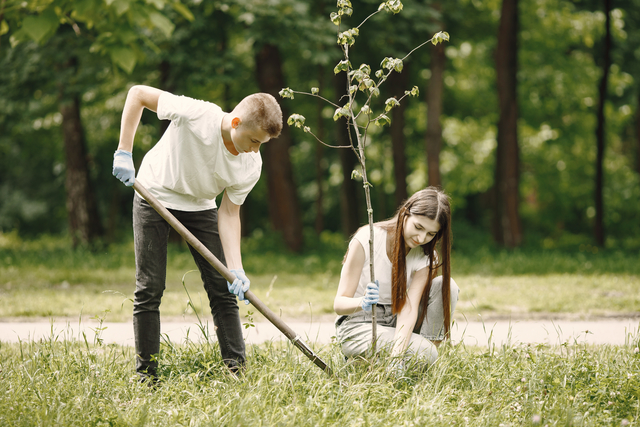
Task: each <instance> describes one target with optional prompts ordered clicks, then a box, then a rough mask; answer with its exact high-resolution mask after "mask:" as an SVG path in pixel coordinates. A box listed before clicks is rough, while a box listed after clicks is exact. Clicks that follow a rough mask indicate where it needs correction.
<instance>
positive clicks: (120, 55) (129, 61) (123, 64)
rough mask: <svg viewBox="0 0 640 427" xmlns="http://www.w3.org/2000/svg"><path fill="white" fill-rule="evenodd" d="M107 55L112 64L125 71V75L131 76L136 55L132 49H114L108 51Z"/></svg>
mask: <svg viewBox="0 0 640 427" xmlns="http://www.w3.org/2000/svg"><path fill="white" fill-rule="evenodd" d="M109 54H110V55H111V61H113V63H114V64H116V65H118V66H119V67H120V68H122V69H123V70H124V71H126V72H127V74H131V72H132V71H133V69H134V68H135V66H136V54H135V52H134V51H133V50H132V49H130V48H128V47H114V48H111V49H109Z"/></svg>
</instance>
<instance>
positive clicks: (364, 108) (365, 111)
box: [360, 104, 371, 115]
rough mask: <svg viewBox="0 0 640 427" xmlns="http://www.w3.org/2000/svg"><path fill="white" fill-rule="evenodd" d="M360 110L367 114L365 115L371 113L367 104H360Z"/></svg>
mask: <svg viewBox="0 0 640 427" xmlns="http://www.w3.org/2000/svg"><path fill="white" fill-rule="evenodd" d="M360 112H361V113H362V114H367V115H369V114H371V107H369V105H367V104H365V105H363V106H362V108H361V109H360Z"/></svg>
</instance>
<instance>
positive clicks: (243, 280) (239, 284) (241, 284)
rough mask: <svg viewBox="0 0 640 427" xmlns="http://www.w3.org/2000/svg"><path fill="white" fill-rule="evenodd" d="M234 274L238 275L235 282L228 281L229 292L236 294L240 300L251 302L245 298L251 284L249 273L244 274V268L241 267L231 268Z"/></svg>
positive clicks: (246, 302)
mask: <svg viewBox="0 0 640 427" xmlns="http://www.w3.org/2000/svg"><path fill="white" fill-rule="evenodd" d="M231 272H232V273H233V274H235V275H236V278H235V280H234V281H233V283H229V282H227V287H228V288H229V292H231V293H232V294H235V295H236V296H237V297H238V299H239V300H240V301H244V303H245V304H247V305H248V304H249V300H247V299H245V298H244V293H245V292H247V291H248V290H249V286H251V281H250V280H249V278H247V275H246V274H244V270H243V269H241V268H239V269H237V270H231Z"/></svg>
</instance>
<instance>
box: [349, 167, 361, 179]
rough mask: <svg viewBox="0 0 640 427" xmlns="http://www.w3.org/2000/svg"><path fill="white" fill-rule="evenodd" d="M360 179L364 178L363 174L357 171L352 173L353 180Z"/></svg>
mask: <svg viewBox="0 0 640 427" xmlns="http://www.w3.org/2000/svg"><path fill="white" fill-rule="evenodd" d="M360 178H362V174H361V173H360V172H359V171H357V170H355V169H354V170H352V171H351V179H360Z"/></svg>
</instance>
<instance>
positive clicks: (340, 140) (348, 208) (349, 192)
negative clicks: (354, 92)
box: [333, 73, 360, 236]
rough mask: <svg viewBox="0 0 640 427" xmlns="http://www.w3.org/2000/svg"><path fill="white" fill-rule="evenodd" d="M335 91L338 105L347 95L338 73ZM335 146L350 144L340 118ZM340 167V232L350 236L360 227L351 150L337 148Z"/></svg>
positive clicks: (344, 77) (335, 80) (343, 75)
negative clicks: (342, 97) (344, 95)
mask: <svg viewBox="0 0 640 427" xmlns="http://www.w3.org/2000/svg"><path fill="white" fill-rule="evenodd" d="M333 86H334V89H335V93H336V96H335V102H336V103H337V104H340V102H339V98H340V97H341V96H342V95H343V94H345V93H347V92H346V91H347V80H346V75H345V73H339V74H337V75H336V76H335V77H334V78H333ZM334 128H335V131H336V134H335V139H336V145H340V146H347V145H349V144H350V141H349V134H348V133H347V132H348V129H347V122H346V119H345V118H340V119H338V121H337V122H336V126H334ZM338 150H340V151H339V152H340V165H341V166H342V186H341V187H340V217H341V219H342V232H343V234H344V235H345V236H351V235H352V234H353V233H355V232H356V230H358V228H359V227H360V210H359V203H358V186H357V183H356V181H354V180H353V179H351V172H352V171H353V169H354V168H355V167H356V165H357V164H358V158H357V157H356V155H355V154H354V152H353V150H351V149H349V148H339V149H338Z"/></svg>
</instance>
